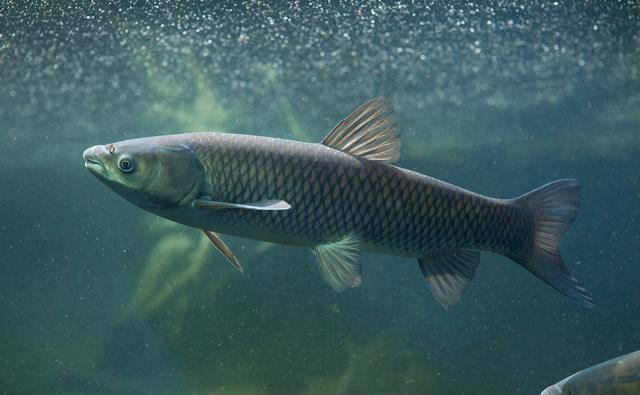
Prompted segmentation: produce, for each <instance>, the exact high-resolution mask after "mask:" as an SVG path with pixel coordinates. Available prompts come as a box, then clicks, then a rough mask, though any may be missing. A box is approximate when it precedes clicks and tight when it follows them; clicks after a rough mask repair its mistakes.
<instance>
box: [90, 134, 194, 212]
mask: <svg viewBox="0 0 640 395" xmlns="http://www.w3.org/2000/svg"><path fill="white" fill-rule="evenodd" d="M83 157H84V159H85V166H87V168H88V169H89V170H90V171H91V172H92V173H93V174H94V175H95V176H96V177H98V178H99V179H100V180H101V181H102V182H104V183H105V184H106V185H107V186H109V187H110V188H111V189H113V190H114V191H115V192H116V193H118V194H119V195H121V196H122V197H124V198H125V199H127V200H129V201H131V202H132V203H134V204H136V205H138V206H140V207H143V208H165V207H176V206H182V205H185V204H186V203H188V202H190V201H191V200H193V198H194V197H196V196H197V195H198V194H199V193H200V187H201V179H202V176H201V175H202V170H201V168H202V167H201V165H200V162H199V161H198V160H197V158H196V156H195V155H194V154H193V152H192V151H191V150H190V149H189V148H188V147H187V146H185V145H183V144H180V143H179V142H175V141H171V140H168V139H167V138H158V137H149V138H142V139H134V140H125V141H122V142H118V143H114V144H108V145H105V146H94V147H92V148H89V149H87V150H86V151H85V153H84V155H83Z"/></svg>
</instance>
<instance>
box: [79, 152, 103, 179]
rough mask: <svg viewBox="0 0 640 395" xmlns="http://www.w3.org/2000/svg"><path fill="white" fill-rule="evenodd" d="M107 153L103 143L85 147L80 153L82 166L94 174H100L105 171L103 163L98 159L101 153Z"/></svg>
mask: <svg viewBox="0 0 640 395" xmlns="http://www.w3.org/2000/svg"><path fill="white" fill-rule="evenodd" d="M105 153H107V150H106V149H105V148H104V146H103V145H94V146H93V147H90V148H87V149H86V150H84V152H83V153H82V159H84V167H86V168H87V169H88V170H89V171H91V172H92V173H95V174H101V173H102V172H104V171H105V168H104V165H103V164H102V161H101V160H100V156H101V154H105Z"/></svg>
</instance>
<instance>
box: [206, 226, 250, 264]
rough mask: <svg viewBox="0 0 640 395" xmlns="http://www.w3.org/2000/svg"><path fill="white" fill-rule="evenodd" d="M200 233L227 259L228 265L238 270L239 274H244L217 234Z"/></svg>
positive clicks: (209, 232)
mask: <svg viewBox="0 0 640 395" xmlns="http://www.w3.org/2000/svg"><path fill="white" fill-rule="evenodd" d="M202 231H203V232H204V234H205V235H206V236H207V238H208V239H209V241H211V244H213V245H214V246H215V247H216V248H217V249H218V251H220V252H221V253H222V255H224V257H225V258H227V260H228V261H229V263H231V264H232V265H233V267H235V268H236V269H238V270H239V271H240V273H244V268H243V267H242V265H241V264H240V261H239V260H238V258H236V256H235V255H233V252H231V250H230V249H229V247H227V245H226V244H225V243H224V241H222V239H221V238H220V237H219V236H218V235H217V234H215V233H213V232H211V231H209V230H204V229H203V230H202Z"/></svg>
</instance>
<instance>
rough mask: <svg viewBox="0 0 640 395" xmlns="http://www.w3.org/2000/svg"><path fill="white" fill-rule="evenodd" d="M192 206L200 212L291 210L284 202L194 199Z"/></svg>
mask: <svg viewBox="0 0 640 395" xmlns="http://www.w3.org/2000/svg"><path fill="white" fill-rule="evenodd" d="M192 206H193V207H196V208H199V209H202V210H222V209H230V208H239V209H245V210H261V211H278V210H289V209H290V208H291V205H290V204H289V203H287V202H285V201H284V200H259V201H257V202H251V203H228V202H217V201H214V200H210V199H207V198H200V199H195V200H194V201H193V203H192Z"/></svg>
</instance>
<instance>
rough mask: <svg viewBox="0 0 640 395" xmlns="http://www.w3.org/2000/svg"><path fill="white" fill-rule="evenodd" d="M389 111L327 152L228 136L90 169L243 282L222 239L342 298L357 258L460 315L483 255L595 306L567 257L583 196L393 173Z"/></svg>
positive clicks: (184, 141)
mask: <svg viewBox="0 0 640 395" xmlns="http://www.w3.org/2000/svg"><path fill="white" fill-rule="evenodd" d="M399 157H400V133H399V131H398V128H397V124H396V121H395V116H394V112H393V107H392V105H391V103H390V102H389V100H387V99H386V98H384V97H377V98H375V99H372V100H370V101H368V102H366V103H365V104H363V105H362V106H360V107H359V108H357V109H356V110H355V111H354V112H352V113H351V114H350V115H349V116H347V117H346V118H345V119H344V120H342V121H341V122H340V123H338V124H337V125H336V126H335V127H334V128H333V129H332V130H331V132H329V134H328V135H326V137H325V138H324V139H323V140H322V142H320V143H308V142H300V141H294V140H288V139H279V138H273V137H266V136H255V135H248V134H234V133H225V132H193V133H184V134H173V135H161V136H153V137H142V138H136V139H130V140H124V141H120V142H115V143H110V144H106V145H96V146H93V147H90V148H88V149H86V150H85V151H84V153H83V158H84V164H85V167H86V168H87V169H88V170H89V171H90V172H91V173H92V174H93V175H95V176H96V177H97V178H98V179H99V180H100V181H102V182H103V183H104V184H106V185H107V186H108V187H109V188H111V189H112V190H113V191H115V192H116V193H117V194H119V195H120V196H122V197H123V198H125V199H127V200H129V201H130V202H131V203H133V204H135V205H137V206H138V207H140V208H142V209H144V210H147V211H149V212H152V213H155V214H157V215H159V216H161V217H164V218H167V219H169V220H172V221H175V222H178V223H180V224H184V225H187V226H191V227H194V228H197V229H201V230H202V231H203V232H204V233H205V235H206V236H207V237H208V238H209V240H210V241H211V243H212V244H213V245H214V246H215V247H216V248H217V249H218V250H219V251H220V252H221V253H222V254H223V255H224V256H225V257H226V258H227V260H228V261H229V262H230V263H231V264H232V265H233V266H234V267H235V268H236V269H237V270H239V271H241V272H243V271H244V267H243V266H242V264H241V263H240V261H239V260H238V259H237V257H236V256H235V255H234V254H233V252H232V251H231V249H230V248H229V247H228V246H227V245H226V244H225V243H224V242H223V240H222V238H221V237H220V234H226V235H233V236H239V237H243V238H249V239H255V240H263V241H268V242H273V243H279V244H285V245H292V246H303V247H307V248H309V249H311V251H312V252H313V254H314V255H315V258H316V261H317V263H318V267H319V270H320V273H321V274H322V276H323V278H324V279H325V280H326V282H327V283H328V284H329V285H330V286H331V287H332V288H333V289H335V290H337V291H344V290H347V289H350V288H354V287H358V286H360V285H361V283H362V269H361V262H360V261H361V259H360V258H361V255H362V254H361V252H362V251H368V252H373V253H381V254H389V255H397V256H403V257H412V258H416V259H417V262H418V267H419V268H420V272H421V273H422V276H423V277H424V279H425V281H426V283H427V284H428V286H429V288H430V289H431V291H432V293H433V295H434V296H435V298H436V299H437V300H438V302H440V304H441V305H442V306H444V307H445V308H451V307H453V306H455V305H457V304H458V303H459V301H460V299H461V297H462V295H463V292H464V290H465V289H466V288H467V286H468V285H469V283H470V281H471V280H472V278H473V277H474V275H475V273H476V271H477V269H478V267H479V262H480V253H481V252H490V253H496V254H499V255H502V256H505V257H508V258H510V259H511V260H513V261H515V262H516V263H518V264H520V265H521V266H523V267H524V268H526V269H528V270H529V271H530V272H531V273H533V274H534V275H535V276H537V277H538V278H539V279H541V280H542V281H544V282H545V283H547V284H548V285H550V286H551V287H553V288H555V289H556V290H558V291H559V292H561V293H563V294H564V295H566V296H568V297H569V298H571V299H573V300H575V301H577V302H579V303H580V304H582V305H584V306H587V307H592V306H594V300H593V297H592V296H591V294H590V293H589V291H587V290H586V289H585V288H584V287H583V286H582V285H581V284H580V283H579V282H578V281H577V280H576V278H575V277H573V276H572V275H571V274H570V272H569V270H568V269H567V267H566V266H565V265H564V263H563V259H562V257H561V256H560V252H559V244H560V239H561V237H562V236H563V234H564V233H565V232H566V231H567V229H568V228H569V227H570V225H571V224H572V223H573V221H574V219H575V218H576V216H577V212H578V207H579V203H580V185H579V183H578V181H576V180H574V179H562V180H557V181H554V182H551V183H549V184H546V185H544V186H542V187H540V188H538V189H535V190H533V191H531V192H529V193H526V194H524V195H522V196H519V197H516V198H513V199H496V198H491V197H487V196H483V195H480V194H477V193H474V192H471V191H468V190H465V189H463V188H461V187H458V186H455V185H452V184H450V183H447V182H444V181H440V180H438V179H435V178H432V177H429V176H427V175H423V174H420V173H418V172H415V171H411V170H408V169H404V168H401V167H398V166H396V165H394V163H395V162H397V161H398V159H399Z"/></svg>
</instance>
